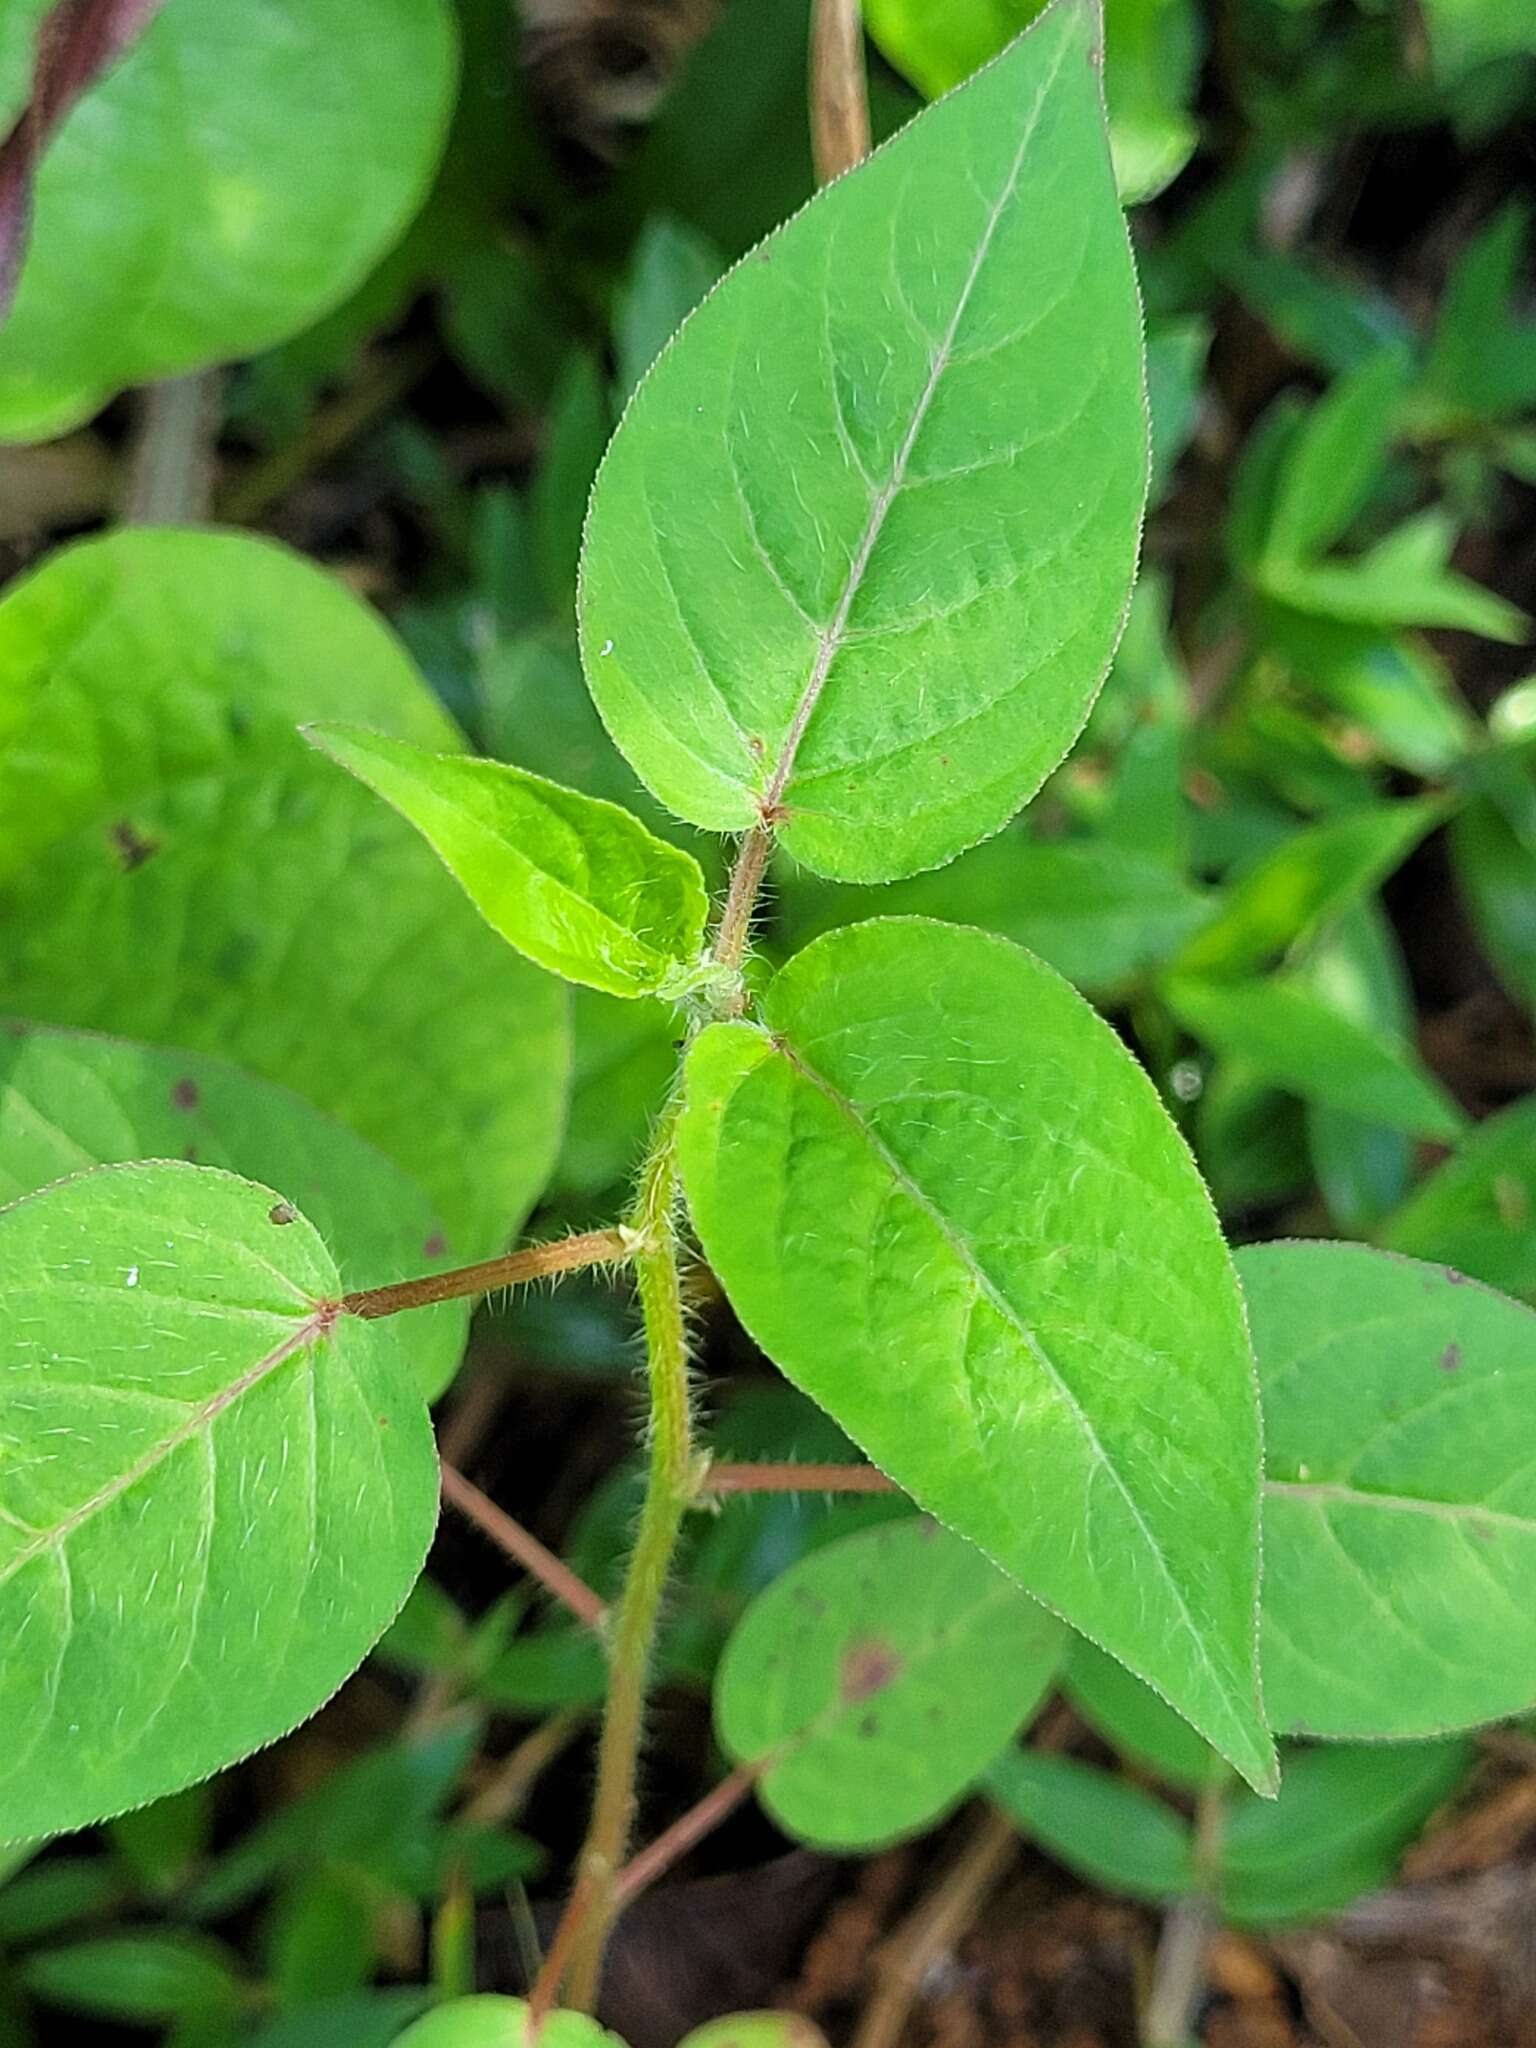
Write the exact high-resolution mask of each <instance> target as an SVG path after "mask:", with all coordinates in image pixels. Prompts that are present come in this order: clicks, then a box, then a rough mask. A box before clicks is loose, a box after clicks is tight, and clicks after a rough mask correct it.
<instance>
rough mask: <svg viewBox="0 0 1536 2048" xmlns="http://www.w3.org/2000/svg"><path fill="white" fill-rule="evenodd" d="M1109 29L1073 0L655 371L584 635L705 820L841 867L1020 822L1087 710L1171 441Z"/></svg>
mask: <svg viewBox="0 0 1536 2048" xmlns="http://www.w3.org/2000/svg"><path fill="white" fill-rule="evenodd" d="M1094 35H1095V21H1094V13H1093V9H1092V7H1091V5H1090V4H1089V0H1058V4H1057V5H1056V6H1054V7H1053V8H1051V9H1050V10H1049V11H1048V12H1047V13H1046V14H1045V15H1043V16H1042V17H1041V19H1040V21H1039V23H1038V24H1037V25H1036V26H1035V27H1034V28H1033V29H1031V30H1030V31H1029V33H1028V34H1027V35H1026V36H1024V37H1023V38H1022V39H1021V40H1020V41H1019V42H1018V43H1017V44H1016V45H1015V47H1014V48H1013V49H1012V50H1011V51H1010V52H1009V53H1008V54H1007V55H1006V56H1005V57H1003V58H1002V59H1001V60H1000V61H999V62H998V63H997V64H995V65H994V66H992V67H991V68H990V69H989V70H987V71H986V72H984V73H983V74H982V75H981V76H980V77H978V78H976V79H975V80H973V81H972V82H971V83H970V84H969V85H967V86H965V87H964V88H962V90H961V91H959V92H957V93H955V94H954V95H952V96H951V97H950V98H949V99H946V100H944V101H943V102H941V103H940V104H939V105H937V106H935V107H933V108H932V109H930V110H929V111H928V112H927V113H925V114H923V115H921V116H920V117H919V118H918V119H917V120H915V121H914V122H912V123H911V124H910V125H909V126H908V127H907V128H905V129H903V130H902V132H901V133H900V134H899V135H898V136H897V137H896V138H895V140H894V141H892V142H891V143H889V144H888V145H886V147H885V148H883V149H882V150H880V151H879V152H877V154H876V155H875V156H873V157H872V158H871V159H870V160H869V161H868V163H866V164H864V165H862V166H861V167H860V168H859V169H858V170H857V171H855V172H854V173H852V174H851V175H850V176H848V177H846V178H843V179H840V180H839V181H838V182H837V183H836V184H835V185H833V186H831V187H829V188H828V189H827V190H826V191H824V192H823V193H821V194H820V195H819V196H818V197H817V198H816V199H815V200H813V201H812V202H811V204H810V205H809V206H808V207H806V209H805V210H804V211H803V212H802V213H800V214H799V215H797V216H796V217H795V219H793V220H792V221H790V223H789V224H788V225H787V226H786V227H784V228H783V229H781V230H780V231H779V233H778V234H776V235H775V236H773V237H772V238H770V240H769V241H767V242H766V243H764V244H763V246H762V247H761V248H760V249H759V250H757V251H756V252H755V254H754V256H753V258H752V260H751V261H749V262H746V263H743V264H742V265H740V266H739V267H738V268H737V269H736V270H734V271H733V272H732V273H731V274H730V276H729V277H728V278H727V279H726V280H725V281H724V283H723V284H722V285H721V286H720V287H719V289H718V290H717V291H716V292H714V293H713V294H712V295H711V296H710V298H708V299H707V300H706V301H705V302H704V304H703V305H702V306H701V307H700V308H699V310H698V312H697V313H695V314H694V315H693V317H692V318H691V319H690V320H689V321H688V322H687V324H686V325H685V326H684V328H683V329H682V331H681V333H680V334H679V336H678V338H677V340H676V341H675V342H674V343H673V345H672V346H671V347H670V348H668V349H667V350H666V351H665V352H664V353H663V354H662V356H661V357H660V359H659V360H658V362H657V363H656V364H655V366H654V368H653V369H652V370H651V372H650V374H649V376H648V377H647V378H646V380H645V382H644V383H643V384H642V386H641V387H640V389H639V391H638V392H637V393H636V394H635V397H634V400H633V402H632V403H631V405H630V408H629V411H628V413H627V414H626V416H625V419H624V421H623V423H622V425H621V426H620V428H619V431H618V433H617V434H616V435H615V436H614V439H613V442H612V445H611V446H610V449H609V452H608V455H607V457H606V459H605V461H604V464H603V468H602V471H601V473H600V475H599V479H598V484H597V489H596V492H595V494H594V497H593V502H592V510H591V514H590V517H589V520H588V524H587V539H586V552H585V555H584V563H583V576H582V596H581V637H582V655H583V660H584V663H585V666H586V671H587V676H588V680H589V682H590V684H591V687H592V692H593V695H594V696H595V698H596V699H597V703H598V706H599V709H600V710H601V712H602V715H603V718H604V720H605V722H606V723H607V725H608V727H609V730H610V731H611V732H612V733H613V735H614V737H615V739H616V740H617V741H618V743H619V745H620V746H621V747H622V748H623V750H624V752H625V753H626V754H627V755H628V757H629V759H630V760H631V762H632V763H633V764H634V766H635V768H636V769H637V771H638V772H639V773H640V774H641V775H642V777H643V778H644V779H645V781H646V782H647V783H648V784H649V785H650V786H651V788H653V789H654V790H655V791H656V792H657V794H658V795H659V796H660V797H661V798H662V799H663V801H664V802H666V803H667V804H668V805H669V806H670V807H671V808H672V809H673V810H674V811H676V812H677V813H678V815H679V816H681V817H684V818H687V819H689V820H691V821H692V822H693V823H694V824H697V825H703V826H706V827H708V828H710V829H711V830H714V831H727V832H729V831H742V830H745V829H746V828H748V827H750V826H753V825H755V824H756V823H757V822H758V821H759V819H760V817H762V816H763V815H765V814H767V815H769V816H770V817H772V818H773V819H775V820H776V821H779V822H780V823H781V825H782V830H781V837H782V839H783V842H784V844H785V845H786V846H787V847H788V849H789V850H790V852H791V853H792V854H794V855H795V857H796V858H797V859H799V860H801V861H803V862H804V863H805V864H806V865H807V866H808V867H811V868H813V869H815V870H816V871H817V872H818V873H821V874H827V875H832V876H835V877H838V878H840V879H843V880H850V881H877V880H887V879H891V878H893V877H895V876H898V875H903V874H910V873H913V872H915V871H917V870H919V869H922V868H925V867H933V866H935V865H937V864H939V863H940V862H942V861H945V860H948V859H950V858H952V857H953V856H954V855H955V854H956V853H959V852H960V851H961V850H962V849H963V848H964V847H966V846H968V845H970V844H971V843H972V842H974V841H975V840H977V839H980V838H982V837H984V836H986V835H987V834H988V833H991V832H994V831H996V829H997V828H998V827H999V826H1000V825H1001V824H1002V823H1003V822H1004V821H1005V819H1007V818H1008V817H1010V816H1011V815H1012V814H1013V812H1015V811H1016V810H1017V809H1018V808H1019V806H1020V805H1021V804H1022V803H1023V802H1025V801H1026V799H1027V798H1028V797H1029V796H1030V795H1031V794H1032V792H1033V791H1034V790H1035V789H1037V788H1038V787H1039V785H1040V782H1041V781H1042V779H1043V778H1044V776H1045V775H1046V774H1047V773H1048V772H1049V771H1050V769H1051V768H1053V767H1054V766H1055V765H1056V763H1057V762H1058V761H1059V760H1060V759H1061V757H1062V755H1063V754H1064V753H1065V752H1066V751H1067V749H1068V747H1069V746H1070V745H1071V743H1072V741H1073V739H1074V738H1075V736H1076V734H1077V732H1078V730H1079V728H1080V727H1081V725H1082V722H1083V719H1084V717H1085V716H1086V714H1087V711H1088V707H1089V705H1090V704H1091V703H1092V701H1093V698H1094V696H1095V694H1096V692H1097V690H1098V688H1099V684H1100V683H1101V681H1102V680H1103V676H1104V671H1105V669H1106V667H1107V665H1108V662H1109V658H1110V655H1111V653H1112V651H1113V649H1114V645H1115V641H1116V638H1117V637H1118V634H1119V630H1120V623H1121V620H1122V617H1123V615H1124V610H1125V603H1126V598H1127V594H1128V591H1129V587H1130V582H1131V577H1132V573H1133V569H1134V564H1135V557H1136V547H1137V531H1138V527H1139V522H1140V516H1141V507H1142V502H1143V499H1144V497H1145V493H1146V468H1147V446H1146V442H1147V426H1146V418H1145V404H1144V395H1143V392H1142V388H1141V385H1142V379H1141V349H1140V338H1139V319H1138V312H1137V304H1136V288H1135V280H1134V276H1133V273H1132V268H1131V262H1130V256H1129V251H1128V247H1127V243H1126V239H1125V229H1124V224H1123V222H1122V220H1121V218H1120V214H1119V209H1118V207H1117V205H1116V202H1115V195H1114V187H1113V181H1112V178H1111V175H1110V170H1109V165H1108V161H1107V157H1106V152H1105V148H1104V133H1103V116H1102V111H1101V108H1100V104H1099V95H1098V82H1097V69H1096V65H1095V62H1094V55H1093V44H1094ZM893 264H894V265H895V271H894V274H893V270H892V265H893ZM808 307H809V308H810V309H811V310H812V313H813V314H814V317H807V308H808ZM1066 475H1070V476H1071V478H1072V480H1073V488H1072V492H1071V494H1070V497H1069V498H1068V499H1065V500H1064V498H1063V495H1062V491H1061V488H1060V480H1061V478H1062V477H1063V476H1066Z"/></svg>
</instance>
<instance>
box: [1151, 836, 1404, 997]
mask: <svg viewBox="0 0 1536 2048" xmlns="http://www.w3.org/2000/svg"><path fill="white" fill-rule="evenodd" d="M1444 815H1445V806H1444V805H1443V804H1441V803H1439V802H1437V801H1436V800H1435V799H1434V798H1421V799H1419V800H1418V801H1417V802H1410V803H1396V804H1368V805H1362V806H1361V807H1360V808H1359V809H1357V810H1352V811H1343V812H1340V813H1339V814H1338V815H1337V816H1335V817H1331V818H1327V819H1325V820H1324V821H1323V822H1322V823H1321V824H1320V825H1313V826H1311V827H1309V828H1308V829H1307V830H1306V831H1302V832H1297V833H1296V834H1294V836H1292V837H1291V838H1288V839H1285V840H1282V842H1281V843H1280V845H1279V846H1277V847H1276V848H1275V850H1274V852H1273V853H1269V854H1266V855H1264V856H1263V858H1262V859H1261V860H1259V862H1258V863H1257V864H1256V865H1255V866H1254V867H1252V868H1250V869H1249V870H1248V871H1247V873H1246V874H1244V875H1242V876H1240V877H1239V879H1238V880H1237V881H1236V882H1235V883H1234V884H1233V886H1232V887H1231V888H1230V889H1229V890H1228V891H1227V893H1226V897H1225V899H1224V900H1223V902H1222V904H1221V907H1220V909H1219V910H1218V911H1217V913H1216V915H1215V916H1214V917H1213V918H1212V919H1211V921H1210V923H1209V924H1207V925H1205V926H1204V927H1203V928H1202V929H1201V930H1200V931H1198V932H1196V933H1195V935H1194V937H1193V938H1191V939H1190V940H1189V942H1188V944H1187V945H1185V946H1184V948H1183V949H1182V950H1181V952H1180V953H1179V955H1178V958H1177V959H1176V961H1175V962H1174V971H1175V972H1176V973H1179V974H1214V975H1228V974H1249V973H1252V972H1253V971H1254V969H1255V968H1258V967H1262V966H1265V965H1267V964H1268V963H1269V962H1270V961H1271V960H1273V959H1274V958H1275V957H1276V956H1277V955H1278V954H1280V953H1281V952H1282V951H1283V950H1284V949H1285V948H1286V947H1287V946H1289V945H1291V944H1292V943H1293V942H1294V941H1295V940H1296V939H1298V938H1300V937H1301V936H1303V934H1304V933H1306V932H1307V931H1309V930H1310V929H1311V928H1312V927H1313V926H1314V925H1316V924H1318V923H1319V922H1320V921H1321V920H1322V919H1323V918H1326V917H1333V916H1336V915H1337V914H1338V913H1339V912H1340V911H1341V910H1343V909H1345V908H1346V907H1347V906H1348V905H1349V904H1351V903H1354V902H1357V901H1358V900H1359V899H1360V898H1361V897H1362V896H1366V895H1369V894H1370V893H1371V892H1372V891H1373V890H1374V889H1376V888H1377V887H1378V886H1379V885H1380V884H1381V883H1382V882H1383V881H1384V880H1385V879H1386V877H1387V876H1388V875H1389V874H1391V873H1392V871H1393V870H1394V869H1395V868H1397V867H1398V866H1400V865H1401V863H1402V862H1403V861H1404V860H1406V859H1407V857H1408V855H1409V854H1410V853H1411V852H1412V851H1413V849H1414V847H1415V846H1417V845H1418V843H1419V841H1420V840H1421V839H1422V838H1423V837H1424V835H1425V833H1426V832H1428V831H1430V830H1431V828H1432V827H1433V826H1434V825H1435V824H1437V823H1438V822H1439V820H1440V819H1441V818H1442V817H1443V816H1444Z"/></svg>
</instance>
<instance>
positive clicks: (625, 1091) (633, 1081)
mask: <svg viewBox="0 0 1536 2048" xmlns="http://www.w3.org/2000/svg"><path fill="white" fill-rule="evenodd" d="M571 1022H572V1025H573V1027H574V1030H575V1046H574V1054H575V1059H574V1070H573V1072H572V1075H571V1102H570V1111H569V1114H568V1116H567V1117H566V1124H565V1143H564V1145H563V1146H562V1147H561V1150H560V1157H559V1158H558V1159H557V1160H556V1161H555V1168H554V1173H553V1175H552V1176H551V1181H550V1189H551V1193H552V1195H553V1196H554V1197H555V1198H556V1199H558V1198H559V1197H561V1196H566V1197H573V1198H575V1199H576V1200H577V1201H578V1202H590V1201H592V1200H594V1199H595V1198H597V1197H598V1196H601V1195H603V1194H605V1193H606V1192H607V1191H608V1190H609V1189H611V1188H615V1187H618V1186H620V1185H622V1184H623V1183H625V1182H627V1181H628V1179H629V1177H630V1175H631V1173H633V1171H634V1170H635V1169H636V1168H637V1167H638V1165H639V1163H640V1159H641V1155H642V1153H643V1152H644V1149H645V1140H646V1134H647V1133H648V1132H649V1130H650V1128H651V1125H652V1123H653V1122H654V1120H655V1117H656V1114H657V1112H658V1111H659V1110H660V1108H661V1105H662V1103H663V1102H664V1101H665V1100H666V1095H667V1089H668V1088H669V1086H670V1085H671V1082H672V1077H673V1075H674V1074H675V1073H676V1072H677V1047H678V1039H679V1036H680V1033H679V1029H678V1019H677V1014H676V1012H675V1011H674V1010H673V1009H672V1008H671V1006H670V1005H669V1004H666V1003H661V1002H643V1003H630V1002H620V1001H618V1000H616V999H615V998H614V997H612V996H601V995H597V994H595V993H590V992H588V991H587V990H586V989H581V990H578V991H577V993H576V999H575V1001H574V1003H573V1004H572V1006H571Z"/></svg>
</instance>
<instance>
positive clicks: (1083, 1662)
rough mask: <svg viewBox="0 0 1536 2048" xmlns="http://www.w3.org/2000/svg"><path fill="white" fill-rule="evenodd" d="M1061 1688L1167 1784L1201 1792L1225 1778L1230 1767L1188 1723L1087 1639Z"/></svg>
mask: <svg viewBox="0 0 1536 2048" xmlns="http://www.w3.org/2000/svg"><path fill="white" fill-rule="evenodd" d="M1062 1690H1063V1692H1065V1694H1066V1696H1067V1698H1068V1699H1069V1700H1071V1702H1072V1704H1073V1706H1074V1707H1076V1708H1077V1710H1078V1712H1079V1713H1080V1714H1081V1715H1082V1716H1083V1718H1084V1719H1085V1720H1086V1721H1088V1722H1090V1723H1091V1724H1092V1726H1093V1727H1094V1728H1096V1729H1097V1730H1098V1732H1099V1734H1100V1735H1102V1736H1103V1737H1104V1739H1105V1741H1106V1742H1109V1743H1111V1744H1112V1745H1113V1746H1114V1748H1115V1749H1116V1750H1118V1751H1119V1753H1120V1755H1121V1756H1123V1757H1126V1758H1128V1759H1130V1760H1131V1761H1133V1762H1135V1763H1138V1764H1140V1765H1141V1766H1142V1767H1143V1768H1144V1769H1146V1770H1150V1771H1152V1772H1154V1773H1155V1774H1156V1775H1157V1776H1158V1777H1159V1778H1162V1779H1165V1780H1166V1782H1167V1783H1168V1784H1170V1785H1178V1786H1181V1787H1186V1788H1188V1789H1189V1790H1190V1791H1193V1792H1198V1791H1201V1790H1203V1789H1204V1788H1205V1787H1207V1786H1210V1785H1215V1784H1219V1783H1220V1782H1221V1781H1222V1779H1224V1778H1225V1777H1226V1775H1227V1767H1226V1765H1225V1764H1224V1763H1223V1762H1222V1760H1221V1758H1220V1757H1219V1756H1218V1755H1217V1754H1216V1752H1215V1750H1214V1749H1212V1748H1211V1746H1210V1744H1209V1743H1208V1742H1202V1741H1201V1739H1200V1737H1199V1736H1198V1735H1197V1734H1196V1733H1195V1731H1194V1729H1193V1728H1191V1727H1190V1725H1189V1723H1188V1722H1187V1721H1185V1720H1183V1719H1181V1717H1180V1716H1179V1715H1177V1714H1176V1713H1174V1711H1173V1709H1172V1708H1171V1707H1169V1706H1167V1705H1166V1704H1165V1703H1164V1702H1163V1701H1162V1700H1160V1699H1159V1698H1158V1696H1157V1694H1156V1693H1155V1692H1153V1690H1152V1688H1151V1687H1150V1686H1149V1685H1143V1684H1142V1682H1141V1680H1140V1679H1139V1678H1137V1677H1135V1676H1134V1675H1133V1674H1132V1673H1131V1672H1129V1671H1127V1670H1126V1668H1125V1666H1124V1665H1123V1664H1121V1663H1118V1662H1117V1661H1116V1660H1115V1658H1113V1657H1106V1656H1105V1654H1104V1652H1103V1651H1102V1650H1096V1649H1095V1648H1094V1646H1093V1644H1092V1643H1090V1642H1089V1641H1087V1639H1086V1638H1085V1637H1082V1636H1079V1637H1078V1638H1077V1640H1076V1641H1075V1642H1074V1643H1073V1645H1072V1653H1071V1655H1070V1657H1069V1658H1068V1659H1067V1668H1066V1671H1065V1673H1064V1675H1063V1678H1062Z"/></svg>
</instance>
